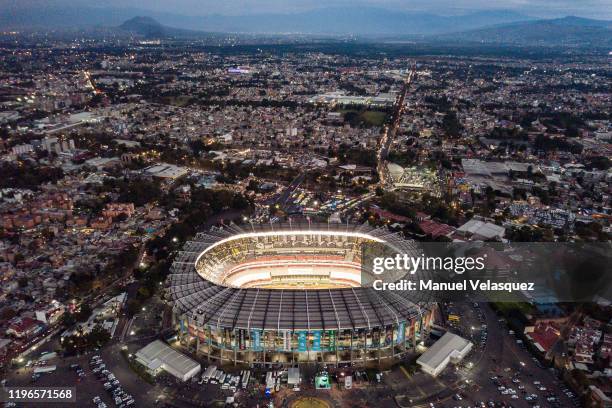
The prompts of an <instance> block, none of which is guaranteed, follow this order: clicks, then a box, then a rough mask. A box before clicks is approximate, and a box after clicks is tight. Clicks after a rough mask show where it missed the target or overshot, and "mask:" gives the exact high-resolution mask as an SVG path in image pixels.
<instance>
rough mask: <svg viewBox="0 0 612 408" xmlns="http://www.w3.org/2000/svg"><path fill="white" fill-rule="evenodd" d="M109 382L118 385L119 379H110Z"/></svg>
mask: <svg viewBox="0 0 612 408" xmlns="http://www.w3.org/2000/svg"><path fill="white" fill-rule="evenodd" d="M111 384H113V385H115V386H117V385H119V380H113V381H111Z"/></svg>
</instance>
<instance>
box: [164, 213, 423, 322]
mask: <svg viewBox="0 0 612 408" xmlns="http://www.w3.org/2000/svg"><path fill="white" fill-rule="evenodd" d="M292 230H295V231H298V234H304V231H309V232H310V233H312V235H313V236H316V235H317V234H318V233H319V232H326V234H329V232H330V231H332V232H333V231H335V232H336V233H338V234H339V235H340V238H341V236H342V234H341V233H345V234H347V235H351V234H353V236H361V235H364V236H367V237H371V238H372V240H373V241H379V242H381V241H382V242H386V243H388V244H389V245H390V246H393V247H394V248H396V249H398V250H400V251H402V252H407V253H409V252H410V251H415V250H416V247H415V245H414V243H412V242H411V241H406V240H404V239H403V238H401V237H400V236H399V235H397V234H394V233H391V232H389V231H388V230H386V229H382V228H372V227H370V226H367V225H346V224H344V225H340V224H312V225H308V224H307V225H296V224H295V223H294V224H293V225H291V224H273V225H252V226H248V227H246V228H245V229H243V228H241V227H239V226H236V225H233V224H232V225H230V226H229V227H227V228H224V229H213V230H211V231H209V232H207V233H202V234H198V236H197V237H196V239H195V240H194V241H191V242H188V243H187V244H186V245H185V247H184V251H182V252H181V253H180V255H179V256H178V257H177V260H176V261H175V262H174V264H173V266H172V271H173V273H172V275H171V276H170V293H171V296H172V299H173V301H174V308H175V312H177V313H178V314H180V315H183V316H184V317H185V318H187V319H188V320H189V321H190V322H193V323H194V324H197V325H199V326H203V325H209V326H212V327H218V328H229V329H246V330H251V329H263V330H279V331H280V330H344V329H352V330H355V329H370V328H374V327H386V326H389V325H395V324H399V323H400V322H403V321H407V320H410V319H412V318H414V317H415V316H417V315H419V314H420V312H421V307H420V306H419V305H417V304H416V302H415V301H414V299H411V298H409V297H408V294H407V293H404V292H395V291H376V290H374V289H372V288H364V287H359V288H341V289H315V290H298V289H263V288H235V287H226V286H221V285H218V284H216V283H213V282H211V281H209V280H206V279H204V278H203V277H202V276H201V275H200V274H198V272H197V270H196V267H195V263H196V260H197V259H199V258H200V255H201V254H202V253H203V252H205V251H206V250H207V248H209V247H211V246H215V245H216V243H217V242H221V241H225V242H228V239H229V240H230V241H231V238H230V237H231V236H233V235H234V236H235V235H240V234H245V233H247V232H253V233H258V234H259V233H262V232H265V233H268V232H271V231H276V232H279V233H280V232H281V231H282V234H286V232H287V231H292ZM282 234H279V235H282ZM296 235H297V234H296Z"/></svg>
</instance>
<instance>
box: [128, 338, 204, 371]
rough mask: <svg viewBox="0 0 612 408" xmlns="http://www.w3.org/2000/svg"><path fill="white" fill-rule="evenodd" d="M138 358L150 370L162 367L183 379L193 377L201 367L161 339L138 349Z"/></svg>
mask: <svg viewBox="0 0 612 408" xmlns="http://www.w3.org/2000/svg"><path fill="white" fill-rule="evenodd" d="M136 360H137V361H138V362H139V363H141V364H143V365H144V366H145V367H147V369H148V370H150V371H157V370H158V369H160V368H161V369H163V370H165V371H167V372H168V373H170V374H172V375H174V376H175V377H177V378H179V379H181V380H183V381H186V380H188V379H189V378H191V377H193V376H194V375H195V374H197V373H198V372H199V371H200V369H201V366H200V364H199V363H198V362H196V361H194V360H192V359H190V358H189V357H187V356H185V355H184V354H181V353H179V352H178V351H176V350H174V349H173V348H171V347H170V346H168V345H167V344H166V343H164V342H162V341H161V340H155V341H154V342H152V343H149V344H148V345H146V346H145V347H143V348H141V349H140V350H138V351H137V352H136Z"/></svg>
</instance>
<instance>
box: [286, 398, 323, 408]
mask: <svg viewBox="0 0 612 408" xmlns="http://www.w3.org/2000/svg"><path fill="white" fill-rule="evenodd" d="M291 408H331V405H330V404H329V403H328V402H326V401H324V400H322V399H319V398H313V397H302V398H300V399H298V400H297V401H295V402H294V403H293V404H291Z"/></svg>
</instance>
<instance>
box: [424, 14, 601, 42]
mask: <svg viewBox="0 0 612 408" xmlns="http://www.w3.org/2000/svg"><path fill="white" fill-rule="evenodd" d="M433 38H435V39H436V40H439V41H445V42H448V41H454V42H478V43H485V44H508V45H521V46H533V45H545V46H591V47H602V48H609V47H612V21H604V20H593V19H588V18H581V17H574V16H569V17H564V18H558V19H552V20H536V21H527V22H519V23H512V24H503V25H496V26H492V27H486V28H480V29H475V30H467V31H463V32H456V33H451V34H442V35H438V36H435V37H433Z"/></svg>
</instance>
